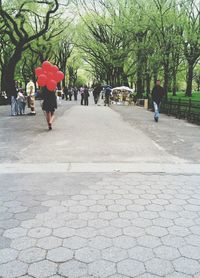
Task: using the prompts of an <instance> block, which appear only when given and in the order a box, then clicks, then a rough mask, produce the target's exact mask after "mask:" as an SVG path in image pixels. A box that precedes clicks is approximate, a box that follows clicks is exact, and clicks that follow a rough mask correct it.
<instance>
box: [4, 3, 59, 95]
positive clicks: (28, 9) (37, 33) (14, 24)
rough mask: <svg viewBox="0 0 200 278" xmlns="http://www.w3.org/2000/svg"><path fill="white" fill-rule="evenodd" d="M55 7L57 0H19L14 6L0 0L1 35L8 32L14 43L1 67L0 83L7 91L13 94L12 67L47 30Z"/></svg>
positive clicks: (13, 68)
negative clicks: (0, 80) (5, 62)
mask: <svg viewBox="0 0 200 278" xmlns="http://www.w3.org/2000/svg"><path fill="white" fill-rule="evenodd" d="M58 8H59V3H58V0H43V1H40V0H34V1H33V0H23V1H22V0H21V1H18V4H17V3H16V5H15V7H14V8H10V7H9V5H6V4H5V3H4V4H3V3H2V0H0V16H1V20H2V21H3V24H4V28H3V30H2V31H3V35H7V36H8V38H9V40H10V42H11V43H12V45H13V46H14V48H13V52H12V54H11V56H10V57H9V60H8V63H7V64H6V65H5V67H4V68H3V80H2V83H3V87H4V88H5V91H6V93H7V94H8V95H12V94H13V92H14V90H15V83H14V74H15V68H16V65H17V63H18V62H19V61H20V59H21V57H22V53H23V52H24V51H25V50H26V49H28V47H29V46H30V44H31V43H32V42H33V41H35V40H36V39H38V38H40V37H42V36H43V35H44V34H45V33H46V32H47V31H48V30H49V25H50V19H51V17H52V15H53V14H55V13H56V11H57V10H58Z"/></svg>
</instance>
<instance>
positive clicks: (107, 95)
mask: <svg viewBox="0 0 200 278" xmlns="http://www.w3.org/2000/svg"><path fill="white" fill-rule="evenodd" d="M111 92H112V89H111V87H110V86H107V87H106V88H105V103H104V106H106V105H108V106H110V96H111Z"/></svg>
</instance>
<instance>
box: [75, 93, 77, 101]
mask: <svg viewBox="0 0 200 278" xmlns="http://www.w3.org/2000/svg"><path fill="white" fill-rule="evenodd" d="M74 100H75V101H77V93H74Z"/></svg>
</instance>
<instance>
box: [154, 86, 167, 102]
mask: <svg viewBox="0 0 200 278" xmlns="http://www.w3.org/2000/svg"><path fill="white" fill-rule="evenodd" d="M164 95H165V90H164V88H163V87H161V86H160V85H155V86H154V88H153V90H152V100H153V101H154V102H155V103H156V104H158V105H159V104H160V103H161V101H162V99H163V97H164Z"/></svg>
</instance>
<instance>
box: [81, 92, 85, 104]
mask: <svg viewBox="0 0 200 278" xmlns="http://www.w3.org/2000/svg"><path fill="white" fill-rule="evenodd" d="M83 101H84V95H83V94H82V95H81V105H83Z"/></svg>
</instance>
